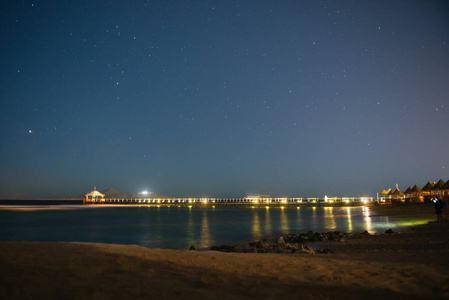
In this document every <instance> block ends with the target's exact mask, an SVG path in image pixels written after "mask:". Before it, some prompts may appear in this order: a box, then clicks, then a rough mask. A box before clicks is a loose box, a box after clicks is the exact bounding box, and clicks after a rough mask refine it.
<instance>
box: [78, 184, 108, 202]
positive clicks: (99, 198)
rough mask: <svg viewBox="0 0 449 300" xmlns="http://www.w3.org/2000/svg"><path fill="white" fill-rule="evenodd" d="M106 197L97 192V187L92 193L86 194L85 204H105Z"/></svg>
mask: <svg viewBox="0 0 449 300" xmlns="http://www.w3.org/2000/svg"><path fill="white" fill-rule="evenodd" d="M104 196H105V195H104V194H102V193H100V192H99V191H97V187H94V190H93V191H92V192H90V193H87V194H86V198H85V199H84V201H83V203H95V202H104Z"/></svg>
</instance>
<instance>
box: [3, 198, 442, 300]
mask: <svg viewBox="0 0 449 300" xmlns="http://www.w3.org/2000/svg"><path fill="white" fill-rule="evenodd" d="M371 211H372V214H373V215H385V216H396V217H398V218H404V220H406V221H407V222H413V220H415V219H416V220H418V219H422V218H423V216H424V215H425V216H429V217H431V216H433V214H434V211H433V210H432V207H430V206H410V207H407V206H406V207H377V208H372V209H371ZM326 247H328V248H330V249H332V250H333V251H334V252H335V253H334V254H314V255H313V254H271V253H269V254H264V253H223V252H215V251H188V250H165V249H148V248H144V247H139V246H133V245H108V244H89V243H57V242H55V243H47V242H1V243H0V253H1V255H0V298H1V299H148V298H150V299H194V298H195V299H222V298H224V297H230V298H232V299H249V298H262V299H280V298H288V299H315V298H317V299H362V298H363V299H379V298H381V297H382V298H385V299H427V298H430V297H436V298H449V268H448V267H449V223H448V222H443V223H430V224H427V225H420V226H416V227H414V228H413V230H408V231H404V232H400V233H393V234H391V235H387V234H382V235H374V236H373V235H372V236H367V237H364V238H361V239H347V240H346V241H345V242H344V243H341V242H327V243H326Z"/></svg>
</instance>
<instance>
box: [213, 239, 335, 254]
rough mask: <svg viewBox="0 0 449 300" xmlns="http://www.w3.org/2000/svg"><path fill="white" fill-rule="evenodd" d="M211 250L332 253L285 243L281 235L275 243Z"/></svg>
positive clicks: (259, 243) (218, 247) (262, 242)
mask: <svg viewBox="0 0 449 300" xmlns="http://www.w3.org/2000/svg"><path fill="white" fill-rule="evenodd" d="M210 250H212V251H221V252H237V253H306V254H315V253H333V252H332V250H330V249H327V248H326V249H322V248H317V249H315V248H313V247H312V246H304V245H300V244H295V243H286V242H285V240H284V239H283V238H282V237H281V238H279V241H278V242H277V243H267V242H265V241H257V242H253V243H248V244H245V245H235V246H226V245H222V246H212V247H211V248H210Z"/></svg>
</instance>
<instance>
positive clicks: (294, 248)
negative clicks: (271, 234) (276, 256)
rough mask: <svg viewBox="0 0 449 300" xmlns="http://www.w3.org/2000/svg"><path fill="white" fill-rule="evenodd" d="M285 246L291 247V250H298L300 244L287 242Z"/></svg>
mask: <svg viewBox="0 0 449 300" xmlns="http://www.w3.org/2000/svg"><path fill="white" fill-rule="evenodd" d="M284 248H285V249H289V250H298V248H299V246H298V244H290V243H286V244H285V246H284Z"/></svg>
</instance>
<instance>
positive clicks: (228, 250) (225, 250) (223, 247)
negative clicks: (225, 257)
mask: <svg viewBox="0 0 449 300" xmlns="http://www.w3.org/2000/svg"><path fill="white" fill-rule="evenodd" d="M231 250H232V247H231V246H227V245H221V246H220V251H222V252H231Z"/></svg>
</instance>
